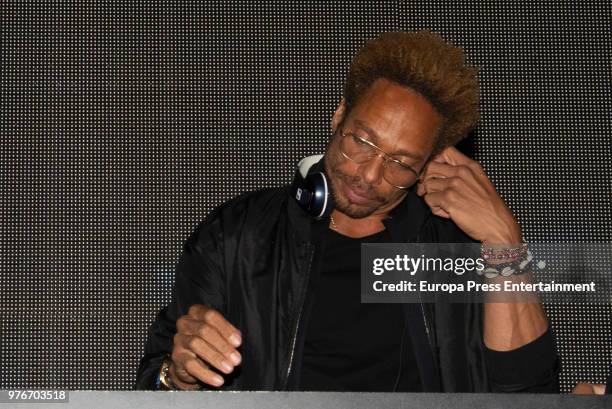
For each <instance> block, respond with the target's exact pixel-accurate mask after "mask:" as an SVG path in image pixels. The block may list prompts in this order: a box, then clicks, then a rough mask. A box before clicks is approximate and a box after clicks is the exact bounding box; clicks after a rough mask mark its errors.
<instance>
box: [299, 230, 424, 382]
mask: <svg viewBox="0 0 612 409" xmlns="http://www.w3.org/2000/svg"><path fill="white" fill-rule="evenodd" d="M322 234H323V236H324V237H322V239H323V243H325V245H324V253H323V259H322V263H321V271H320V276H319V279H318V284H317V286H316V289H315V295H314V301H313V306H312V310H311V312H310V315H309V319H308V323H307V331H306V336H305V344H304V356H303V361H302V367H301V381H300V389H301V390H312V391H314V390H318V391H372V392H373V391H381V392H382V391H393V390H401V391H420V390H421V389H422V388H421V383H420V380H419V377H418V372H417V368H416V364H415V360H414V352H413V351H412V346H411V344H410V334H409V333H408V328H407V327H406V326H405V318H404V314H403V309H402V305H401V304H362V303H361V273H360V260H361V256H360V255H361V243H385V242H389V241H390V236H389V234H388V232H387V231H386V230H383V231H382V232H380V233H376V234H373V235H371V236H366V237H362V238H359V239H354V238H350V237H347V236H344V235H341V234H339V233H337V232H336V231H334V230H331V229H324V232H323V233H322ZM400 360H401V362H402V364H401V366H400ZM400 370H401V374H400Z"/></svg>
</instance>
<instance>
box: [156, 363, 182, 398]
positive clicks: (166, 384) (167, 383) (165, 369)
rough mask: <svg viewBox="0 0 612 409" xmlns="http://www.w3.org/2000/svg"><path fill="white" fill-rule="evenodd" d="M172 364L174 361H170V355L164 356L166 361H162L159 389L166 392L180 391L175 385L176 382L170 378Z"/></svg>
mask: <svg viewBox="0 0 612 409" xmlns="http://www.w3.org/2000/svg"><path fill="white" fill-rule="evenodd" d="M171 363H172V360H171V359H170V357H169V356H168V355H166V356H164V360H163V361H162V366H161V369H160V370H159V375H158V382H157V387H158V389H161V390H164V391H174V390H177V389H178V388H177V387H176V385H175V384H174V382H172V378H171V377H170V373H169V371H170V364H171Z"/></svg>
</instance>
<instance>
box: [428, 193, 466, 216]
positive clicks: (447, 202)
mask: <svg viewBox="0 0 612 409" xmlns="http://www.w3.org/2000/svg"><path fill="white" fill-rule="evenodd" d="M423 198H424V199H425V202H426V203H427V205H428V206H429V207H430V208H431V210H432V213H434V214H436V215H437V213H441V212H440V210H443V211H444V214H447V215H449V217H450V216H451V215H452V214H453V209H454V208H455V207H456V202H457V201H458V200H459V195H458V194H457V192H455V191H454V190H450V189H446V190H443V191H440V192H433V193H427V194H425V196H423ZM436 208H437V209H436Z"/></svg>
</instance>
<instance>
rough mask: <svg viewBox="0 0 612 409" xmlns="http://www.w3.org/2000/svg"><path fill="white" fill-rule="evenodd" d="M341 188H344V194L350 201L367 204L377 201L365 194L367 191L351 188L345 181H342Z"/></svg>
mask: <svg viewBox="0 0 612 409" xmlns="http://www.w3.org/2000/svg"><path fill="white" fill-rule="evenodd" d="M343 182H344V181H343ZM343 188H344V194H345V195H346V196H347V197H348V198H349V200H350V201H351V202H352V203H355V204H360V205H368V204H373V203H377V201H376V200H374V199H372V198H370V197H369V196H367V193H365V192H360V191H359V190H355V189H352V188H350V187H349V185H348V184H346V183H343Z"/></svg>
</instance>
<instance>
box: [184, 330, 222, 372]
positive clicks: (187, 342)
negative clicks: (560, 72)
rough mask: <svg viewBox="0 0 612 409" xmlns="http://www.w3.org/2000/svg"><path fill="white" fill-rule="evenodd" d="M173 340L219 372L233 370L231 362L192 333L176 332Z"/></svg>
mask: <svg viewBox="0 0 612 409" xmlns="http://www.w3.org/2000/svg"><path fill="white" fill-rule="evenodd" d="M175 340H176V342H177V343H178V344H179V345H181V346H182V347H183V348H185V349H186V350H188V351H190V352H192V353H194V354H195V355H197V356H198V357H199V358H201V359H202V360H203V361H204V362H206V363H207V364H208V365H210V366H213V367H215V368H217V369H218V370H220V371H221V372H223V373H226V374H229V373H231V372H232V371H233V370H234V365H233V363H232V362H231V361H230V360H229V359H227V358H225V356H223V354H221V353H220V352H219V351H217V350H216V349H215V348H214V347H213V346H212V345H210V344H209V343H208V342H206V341H204V340H203V339H202V338H200V337H198V336H193V335H183V334H177V335H175Z"/></svg>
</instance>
